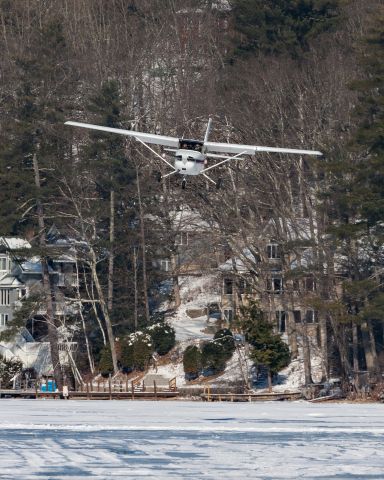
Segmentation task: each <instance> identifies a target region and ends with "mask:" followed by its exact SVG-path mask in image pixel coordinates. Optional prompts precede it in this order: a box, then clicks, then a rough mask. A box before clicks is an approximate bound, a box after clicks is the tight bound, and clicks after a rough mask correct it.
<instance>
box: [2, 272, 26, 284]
mask: <svg viewBox="0 0 384 480" xmlns="http://www.w3.org/2000/svg"><path fill="white" fill-rule="evenodd" d="M20 285H23V283H22V282H20V281H19V280H18V279H17V278H16V277H14V276H13V275H7V274H6V275H4V276H3V277H2V278H0V286H2V287H4V286H6V287H19V286H20Z"/></svg>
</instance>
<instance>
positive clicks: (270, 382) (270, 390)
mask: <svg viewBox="0 0 384 480" xmlns="http://www.w3.org/2000/svg"><path fill="white" fill-rule="evenodd" d="M268 392H272V372H271V370H270V369H269V368H268Z"/></svg>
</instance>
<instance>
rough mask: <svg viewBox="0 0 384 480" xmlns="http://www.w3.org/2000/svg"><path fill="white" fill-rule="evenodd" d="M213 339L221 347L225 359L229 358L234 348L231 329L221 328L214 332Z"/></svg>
mask: <svg viewBox="0 0 384 480" xmlns="http://www.w3.org/2000/svg"><path fill="white" fill-rule="evenodd" d="M213 339H214V340H215V343H219V344H220V345H221V346H222V347H223V351H224V355H225V360H229V359H230V358H231V357H232V354H233V352H234V351H235V348H236V347H235V339H234V338H233V335H232V332H231V330H229V329H228V328H223V329H222V330H219V331H217V332H216V333H215V335H214V337H213Z"/></svg>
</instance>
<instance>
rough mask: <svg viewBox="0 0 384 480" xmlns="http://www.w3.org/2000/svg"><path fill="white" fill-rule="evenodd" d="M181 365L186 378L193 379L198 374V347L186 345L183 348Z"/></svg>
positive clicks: (199, 360)
mask: <svg viewBox="0 0 384 480" xmlns="http://www.w3.org/2000/svg"><path fill="white" fill-rule="evenodd" d="M183 367H184V372H185V377H186V378H187V380H193V379H195V378H197V377H198V376H199V372H200V370H201V367H202V359H201V352H200V349H199V348H198V347H197V346H196V345H188V347H187V348H186V349H185V350H184V354H183Z"/></svg>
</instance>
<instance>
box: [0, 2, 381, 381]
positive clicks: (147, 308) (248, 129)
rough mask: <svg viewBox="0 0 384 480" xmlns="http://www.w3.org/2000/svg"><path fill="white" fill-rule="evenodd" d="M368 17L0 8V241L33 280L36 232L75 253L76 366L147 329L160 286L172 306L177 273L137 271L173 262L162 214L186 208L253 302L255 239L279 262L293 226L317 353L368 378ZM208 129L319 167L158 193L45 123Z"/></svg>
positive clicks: (116, 153)
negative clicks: (272, 248) (302, 234)
mask: <svg viewBox="0 0 384 480" xmlns="http://www.w3.org/2000/svg"><path fill="white" fill-rule="evenodd" d="M383 13H384V12H383V2H382V1H380V0H366V1H359V0H285V1H284V0H270V1H263V0H228V1H218V0H217V1H213V0H211V1H208V0H190V1H188V0H185V1H179V0H161V1H160V0H136V1H133V0H109V1H104V0H47V1H43V0H1V2H0V27H1V29H0V48H1V52H2V55H1V58H0V72H1V73H0V74H1V84H0V96H1V102H0V112H1V116H0V137H1V146H0V192H1V193H0V195H1V201H0V211H1V221H0V229H1V230H0V231H1V235H8V236H20V237H25V238H28V239H29V240H30V241H31V242H32V244H33V245H34V248H35V251H36V252H37V253H38V254H39V255H40V256H41V258H42V259H43V261H45V262H46V268H47V271H48V264H49V256H50V255H52V252H51V251H50V252H49V253H48V251H47V248H46V232H47V231H48V230H49V228H50V227H51V226H52V225H55V226H56V227H57V228H58V229H59V231H61V232H65V233H66V234H68V235H71V236H72V237H74V238H76V239H77V240H78V241H83V242H84V245H87V247H86V248H84V250H83V251H81V250H80V251H79V255H80V257H81V255H82V258H81V260H82V261H83V265H85V267H84V271H83V273H81V272H80V274H82V275H84V279H85V284H86V285H92V287H93V288H92V292H90V291H84V292H81V294H82V295H83V296H84V297H86V298H87V299H88V300H91V302H90V303H89V305H90V306H89V307H88V308H87V309H85V311H84V316H85V317H84V318H83V319H82V320H83V321H84V322H85V323H86V325H87V327H86V329H88V331H96V330H97V332H98V334H97V335H96V334H95V335H93V337H92V335H91V338H90V339H87V341H89V342H90V343H91V345H90V347H89V348H90V350H91V355H90V356H88V359H89V364H90V365H88V367H87V368H89V367H92V363H93V362H94V360H90V358H93V359H95V358H96V361H97V359H98V357H99V356H100V351H101V348H102V346H103V345H104V344H106V343H109V344H110V346H111V348H112V352H113V351H114V349H115V346H114V338H115V336H116V335H119V334H120V333H124V332H132V331H134V330H136V329H137V328H139V327H142V326H145V325H147V324H150V323H151V321H152V319H151V316H152V313H153V311H154V310H155V307H156V305H157V303H156V302H157V297H158V295H159V293H158V286H159V283H160V282H161V281H163V280H164V279H165V277H167V278H168V279H169V280H170V281H171V282H172V285H173V290H172V295H173V297H174V301H175V303H176V304H177V303H178V301H180V299H179V298H178V276H179V273H180V272H179V271H178V267H177V265H176V263H175V261H173V262H171V264H172V269H171V272H168V273H167V274H166V275H164V274H162V273H161V272H159V271H158V270H157V269H155V268H153V260H155V259H156V258H159V257H161V256H162V257H167V258H170V259H171V260H172V259H175V258H176V255H177V248H178V247H177V242H176V239H177V236H178V235H179V233H180V232H179V231H178V229H177V228H176V227H175V225H174V222H173V217H172V215H171V212H172V211H174V210H175V209H177V208H180V207H182V206H185V205H186V204H187V205H188V206H189V207H190V208H191V209H193V210H194V211H196V212H198V213H199V215H200V216H201V218H202V219H204V220H205V221H206V222H207V223H208V224H209V225H211V229H212V232H214V233H215V235H216V239H217V241H216V243H215V245H214V246H213V247H212V248H214V249H219V248H224V249H225V250H226V254H227V255H229V256H231V255H232V256H239V257H243V260H244V262H246V263H247V265H248V268H249V271H250V272H254V273H255V272H256V273H255V274H254V275H253V277H252V275H251V278H250V279H249V278H248V281H249V282H250V283H251V285H253V288H254V289H255V290H257V289H258V288H259V287H258V284H259V283H258V279H259V275H258V274H257V272H258V269H259V266H258V264H257V261H256V259H258V258H259V257H260V252H261V250H260V232H261V231H262V230H263V228H264V226H265V225H267V224H268V225H269V226H271V225H272V228H273V238H274V240H275V241H276V242H277V243H279V244H280V245H281V246H282V251H283V252H284V254H286V255H288V254H289V255H290V256H291V255H292V253H293V254H297V255H300V252H301V251H302V248H303V243H302V241H298V240H296V241H292V238H291V236H290V232H291V231H292V229H297V230H300V228H301V227H302V225H303V222H305V223H306V225H308V228H309V232H310V238H307V239H306V240H305V242H306V245H305V246H310V247H311V249H312V251H313V255H312V257H311V261H310V262H307V263H306V265H305V267H303V270H302V272H301V273H302V275H308V274H309V273H310V274H311V275H312V276H313V277H314V278H315V280H316V285H317V289H316V291H317V296H316V298H315V300H313V302H314V303H315V304H316V305H315V306H316V310H317V311H318V312H319V322H320V326H321V329H320V331H321V332H322V334H323V335H325V336H327V338H328V340H327V341H325V342H324V343H323V345H324V349H328V350H327V351H325V353H324V357H325V359H329V358H331V356H333V357H335V356H336V357H337V360H338V363H339V365H340V369H341V371H342V372H343V374H345V375H349V374H350V373H351V372H353V371H357V370H359V369H362V368H363V369H368V370H369V371H370V372H371V373H376V374H377V373H379V372H380V371H381V370H382V369H383V366H384V362H383V361H382V360H381V358H382V357H383V355H384V354H383V350H384V348H383V339H384V329H383V319H384V293H383V285H382V281H383V248H382V243H383V242H382V240H383V226H384V223H383V221H384V218H383V216H384V181H383V180H384V169H383V150H384V129H383V120H384V119H383V108H384V104H383V93H384V84H383V78H384V58H383V27H382V25H383V24H384V21H383V20H384V16H383ZM209 117H212V118H213V120H214V130H213V132H212V136H211V140H213V141H215V140H216V141H229V142H231V143H236V142H239V143H244V144H259V145H270V146H281V147H284V146H286V147H295V148H305V149H314V150H321V151H322V152H324V157H322V158H320V159H318V160H313V159H308V158H303V157H293V156H280V155H275V154H274V155H267V154H263V155H262V156H257V157H254V158H250V159H248V160H247V162H245V163H240V162H238V163H233V164H231V165H230V166H223V167H222V169H221V171H218V172H217V175H218V176H221V177H223V178H224V179H225V184H224V187H225V188H224V189H223V190H218V191H216V190H212V189H211V187H210V186H209V185H207V183H206V181H205V180H204V179H202V178H200V177H198V178H196V179H193V185H192V182H191V185H190V187H189V188H187V189H186V190H185V191H182V190H181V189H180V187H179V185H178V181H177V179H175V178H173V177H172V178H170V179H169V180H167V181H166V182H162V183H157V181H156V179H155V175H154V172H155V171H158V170H159V169H163V167H162V166H161V165H160V164H159V163H158V162H157V161H156V158H154V157H151V158H149V157H148V154H147V152H145V150H143V148H142V147H141V146H140V145H135V144H133V143H131V142H126V140H125V139H124V138H123V139H122V138H120V137H115V136H108V135H103V134H89V133H88V132H79V131H74V130H73V129H71V128H69V127H66V126H64V125H63V123H64V121H65V120H69V119H70V120H80V121H87V122H89V123H95V124H101V125H107V126H112V127H123V128H130V129H137V130H139V131H148V132H153V133H159V134H166V135H174V136H179V137H182V136H184V137H187V138H201V137H202V135H203V132H204V126H205V123H206V121H207V119H208V118H209ZM245 251H250V252H253V253H254V255H252V256H250V255H246V256H244V252H245ZM287 270H289V268H288V266H287ZM87 279H88V280H87ZM252 282H253V283H252ZM45 286H46V292H48V293H47V295H48V294H49V279H46V285H45ZM337 286H338V288H336V287H337ZM91 293H92V295H91ZM48 296H49V295H48ZM95 298H96V299H97V305H98V306H97V307H95V305H96V304H95V302H93V303H92V299H93V300H94V299H95ZM51 313H52V315H53V317H52V318H53V319H52V322H51V324H54V322H55V320H54V312H51ZM48 323H49V322H48ZM11 327H12V326H11ZM50 335H51V342H53V343H55V341H56V343H57V340H55V332H54V329H53V330H51V331H50ZM79 335H80V336H81V335H84V332H83V333H79ZM79 340H81V339H79ZM330 343H332V348H329V345H330ZM87 345H88V344H87ZM56 353H57V352H56ZM88 353H89V352H88ZM53 355H55V353H54V352H53ZM114 363H115V366H116V358H114Z"/></svg>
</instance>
